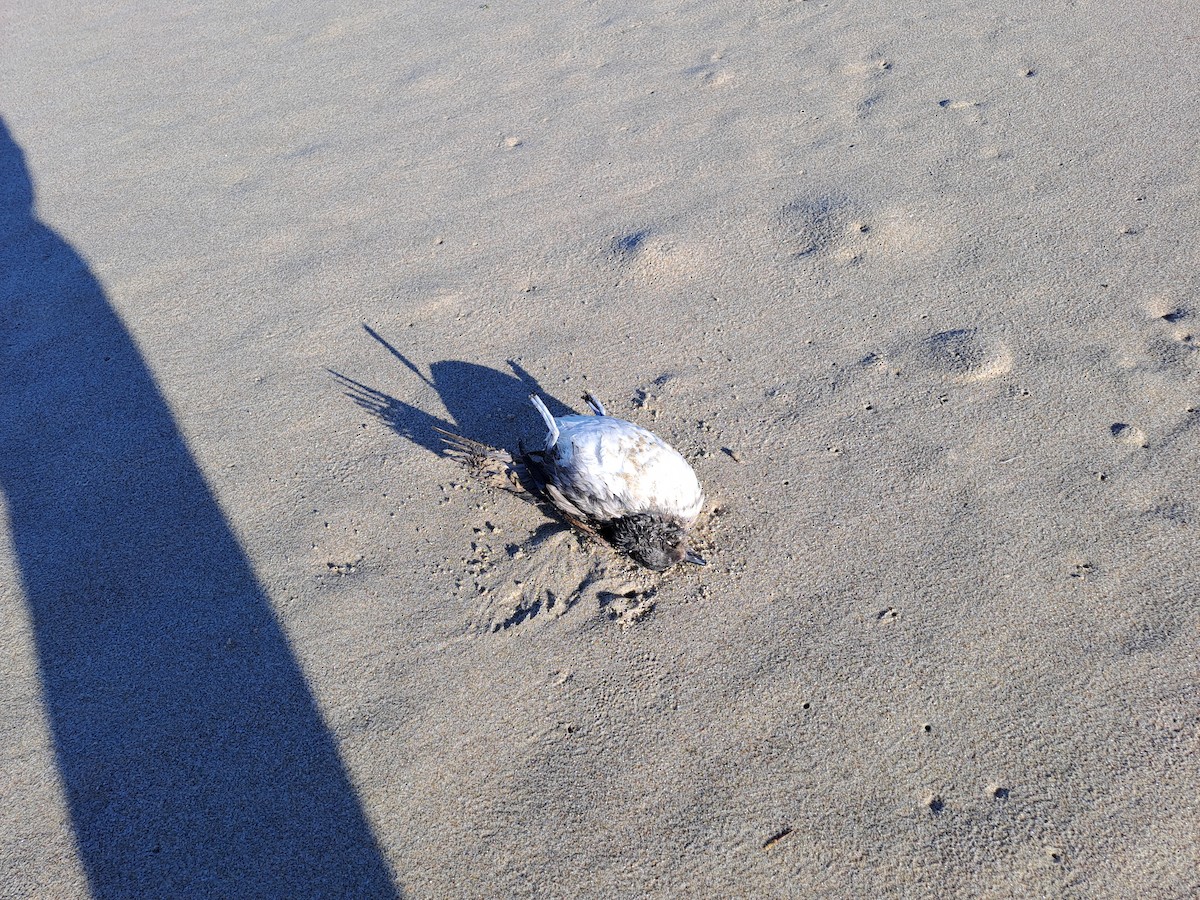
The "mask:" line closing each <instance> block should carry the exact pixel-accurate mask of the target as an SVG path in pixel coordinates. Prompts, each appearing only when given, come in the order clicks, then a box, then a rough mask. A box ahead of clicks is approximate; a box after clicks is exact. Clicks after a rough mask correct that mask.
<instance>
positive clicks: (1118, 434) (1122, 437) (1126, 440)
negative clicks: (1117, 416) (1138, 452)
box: [1108, 422, 1150, 450]
mask: <svg viewBox="0 0 1200 900" xmlns="http://www.w3.org/2000/svg"><path fill="white" fill-rule="evenodd" d="M1108 430H1109V433H1110V434H1111V435H1112V437H1113V440H1114V441H1116V442H1117V443H1118V444H1121V445H1122V446H1125V447H1128V448H1130V449H1131V450H1132V449H1145V448H1146V447H1149V446H1150V444H1149V443H1147V440H1146V432H1144V431H1142V429H1140V428H1138V427H1136V426H1135V425H1130V424H1129V423H1128V422H1113V423H1112V425H1110V426H1109V428H1108Z"/></svg>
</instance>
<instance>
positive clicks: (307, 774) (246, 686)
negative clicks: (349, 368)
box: [0, 120, 398, 898]
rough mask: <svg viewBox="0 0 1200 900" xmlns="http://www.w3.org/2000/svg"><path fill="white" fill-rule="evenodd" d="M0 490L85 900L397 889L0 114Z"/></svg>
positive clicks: (112, 321)
mask: <svg viewBox="0 0 1200 900" xmlns="http://www.w3.org/2000/svg"><path fill="white" fill-rule="evenodd" d="M0 324H2V325H3V329H2V334H0V363H2V365H0V372H2V373H3V377H2V378H0V395H2V397H0V491H2V492H3V499H4V501H5V504H6V506H7V510H8V516H9V521H10V524H11V530H12V542H13V546H14V548H15V552H16V559H17V563H18V565H19V570H20V577H21V587H22V593H23V596H24V597H25V599H26V602H27V603H28V606H29V611H30V618H31V620H32V625H33V631H34V635H33V636H34V640H35V643H36V648H37V658H38V665H39V668H40V676H41V679H42V684H43V695H44V698H45V707H46V715H47V719H48V722H49V726H50V731H51V734H52V737H53V743H54V751H55V753H56V756H57V764H58V768H59V771H60V774H61V784H62V786H63V789H64V793H65V797H66V801H67V803H68V805H69V809H70V816H71V822H72V825H73V828H74V831H75V837H76V843H77V848H78V853H79V855H80V858H81V860H82V863H83V866H84V868H85V870H86V872H87V877H88V880H89V883H90V887H91V892H92V893H93V894H94V895H95V896H97V897H289V898H290V897H349V896H354V897H396V896H398V890H397V888H396V887H395V886H394V884H393V881H392V877H391V874H390V872H389V869H388V866H387V864H386V863H385V861H384V859H383V857H382V854H381V852H380V850H379V847H378V846H377V844H376V841H375V839H374V836H373V835H372V832H371V829H370V827H369V825H368V822H367V820H366V817H365V816H364V814H363V811H362V809H361V808H360V806H359V803H358V800H357V798H356V796H355V792H354V789H353V787H352V785H351V784H350V781H349V779H348V777H347V774H346V772H345V770H344V769H343V767H342V764H341V762H340V760H339V758H338V751H337V747H336V745H335V743H334V740H333V737H332V735H331V734H330V732H329V730H328V728H327V727H326V726H325V724H324V722H323V721H322V719H321V715H320V712H319V711H318V709H317V707H316V704H315V702H314V700H313V696H312V693H311V692H310V690H309V687H308V685H307V684H306V682H305V678H304V674H303V672H302V671H301V669H300V666H299V665H298V663H297V661H296V658H295V656H294V655H293V653H292V650H291V648H290V647H289V645H288V641H287V638H286V636H285V635H284V633H283V630H282V629H281V627H280V624H279V622H278V621H277V620H276V618H275V616H274V613H273V611H272V608H271V604H270V602H269V600H268V598H267V596H266V594H265V593H264V591H263V589H262V587H261V586H260V585H259V583H258V581H257V580H256V578H255V575H254V573H253V571H252V570H251V566H250V563H249V561H248V560H247V558H246V556H245V554H244V553H243V552H242V550H241V548H240V546H239V545H238V542H237V539H236V538H235V536H234V535H233V533H232V531H231V529H230V526H229V524H228V523H227V522H226V521H225V518H224V516H223V515H222V513H221V510H220V509H219V507H218V505H217V502H216V500H215V498H214V497H213V494H212V492H211V490H210V489H209V487H208V485H207V484H206V483H205V480H204V476H203V475H202V474H201V472H200V470H199V468H198V467H197V464H196V462H195V461H194V460H193V459H192V456H191V454H190V453H189V451H188V448H187V446H186V444H185V443H184V440H183V437H182V436H181V434H180V432H179V428H178V426H177V425H176V423H175V421H174V420H173V418H172V416H171V412H170V410H169V409H168V406H167V404H166V402H165V401H164V399H163V396H162V394H161V393H160V391H159V389H158V387H157V385H156V384H155V381H154V377H153V376H152V374H151V373H150V371H149V369H148V368H147V366H146V363H145V362H144V361H143V359H142V357H141V355H140V354H139V352H138V349H137V345H136V343H135V342H134V340H133V339H132V337H131V336H130V334H129V332H128V331H127V330H126V328H125V326H124V325H123V324H122V322H121V320H120V318H119V317H118V315H117V314H116V312H115V311H114V309H113V308H112V306H111V305H110V303H109V301H108V299H107V297H106V296H105V293H104V290H103V288H102V287H101V285H100V284H99V282H98V281H97V280H96V278H95V277H94V276H93V275H92V273H91V271H90V270H89V268H88V265H87V263H86V262H85V261H84V260H83V259H82V258H81V257H80V256H79V254H77V253H76V252H75V251H74V250H73V249H72V248H71V246H70V245H69V244H68V243H66V242H65V241H64V240H63V239H62V238H61V237H59V236H58V235H57V234H56V233H55V232H54V231H52V230H51V229H50V228H48V227H47V226H46V225H44V224H42V223H41V222H39V221H38V220H37V218H36V217H35V215H34V212H33V185H32V182H31V180H30V176H29V174H28V171H27V170H26V167H25V163H24V156H23V153H22V151H21V150H20V148H19V147H18V146H17V145H16V144H15V143H14V142H13V139H12V137H11V136H10V134H9V132H8V130H7V127H6V126H5V125H4V123H3V121H2V120H0Z"/></svg>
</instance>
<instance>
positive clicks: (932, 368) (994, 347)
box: [894, 328, 1013, 384]
mask: <svg viewBox="0 0 1200 900" xmlns="http://www.w3.org/2000/svg"><path fill="white" fill-rule="evenodd" d="M896 356H897V357H898V358H899V359H898V361H897V364H896V365H895V366H894V368H896V369H899V370H900V371H904V370H906V369H907V371H909V372H910V373H913V374H917V375H922V376H925V377H928V378H934V379H936V380H938V381H942V382H944V383H948V384H972V383H976V382H982V381H989V380H991V379H993V378H998V377H1000V376H1001V375H1007V374H1008V373H1009V372H1011V371H1012V367H1013V359H1012V354H1011V353H1010V352H1009V350H1008V347H1007V346H1006V345H1005V344H1004V342H1003V341H1000V340H997V339H995V338H992V337H989V336H987V335H985V334H983V333H981V332H980V331H979V330H978V329H976V328H955V329H953V330H951V331H940V332H938V333H937V334H933V335H930V336H929V337H926V338H923V339H921V340H919V341H917V342H916V343H914V344H912V345H910V346H908V347H906V348H902V349H901V350H900V352H899V353H897V354H896Z"/></svg>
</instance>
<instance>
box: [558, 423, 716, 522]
mask: <svg viewBox="0 0 1200 900" xmlns="http://www.w3.org/2000/svg"><path fill="white" fill-rule="evenodd" d="M545 418H547V419H548V420H549V421H548V422H547V425H548V426H550V427H548V431H549V432H550V433H549V434H548V435H547V442H546V443H547V446H546V450H547V451H548V452H550V453H552V454H554V456H555V460H556V462H557V466H558V470H559V473H560V475H561V477H560V478H559V479H558V484H557V487H558V489H559V490H560V491H561V492H562V494H563V496H564V497H565V498H566V499H567V500H569V501H570V503H571V504H572V505H573V506H575V507H576V508H578V509H579V510H580V511H581V512H583V513H584V514H586V515H587V516H589V517H591V518H593V519H596V520H599V521H608V520H610V519H616V518H620V517H622V516H629V515H636V514H638V513H656V514H659V515H662V516H668V517H671V518H675V519H678V520H679V521H680V522H682V523H683V524H684V525H690V524H691V523H693V522H694V521H695V520H696V518H697V516H699V515H700V510H701V508H702V507H703V506H704V491H703V490H702V489H701V487H700V481H699V479H698V478H697V477H696V473H695V472H693V471H692V467H691V466H690V465H688V462H687V460H686V459H684V458H683V456H682V455H680V453H679V451H677V450H675V448H673V447H672V446H670V445H669V444H668V443H666V442H665V441H663V440H662V439H661V438H659V437H658V436H657V435H655V434H653V433H652V432H650V431H647V430H646V429H645V428H642V427H641V426H640V425H635V424H633V423H632V422H627V421H625V420H624V419H618V418H614V417H612V416H563V417H562V418H558V419H550V418H549V416H548V415H546V416H545ZM551 423H553V424H552V426H551ZM556 432H557V434H556Z"/></svg>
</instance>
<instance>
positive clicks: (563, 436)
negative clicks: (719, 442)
mask: <svg viewBox="0 0 1200 900" xmlns="http://www.w3.org/2000/svg"><path fill="white" fill-rule="evenodd" d="M529 399H530V402H532V403H533V405H534V407H535V408H536V409H537V411H538V412H539V413H541V416H542V419H543V420H544V421H545V423H546V429H547V435H546V445H545V447H544V448H543V449H541V450H531V451H526V450H525V447H524V445H522V444H518V446H519V449H520V456H519V457H518V458H517V459H516V460H514V459H513V457H512V455H511V454H510V453H508V452H507V451H505V450H498V449H496V448H495V447H489V446H488V445H486V444H482V443H480V442H478V441H473V440H471V439H470V438H464V437H462V436H460V435H457V434H454V433H452V432H449V431H444V430H443V429H441V428H438V429H437V430H438V431H439V432H441V434H442V435H443V436H444V437H443V441H445V443H446V444H447V445H448V446H449V447H450V451H449V452H450V453H451V454H452V455H454V456H457V457H460V458H462V459H465V460H466V461H467V462H468V463H469V464H471V465H472V466H473V467H475V468H476V469H480V470H484V471H487V472H489V473H491V474H494V475H502V476H504V477H505V478H506V481H507V484H506V487H509V488H510V489H514V490H517V491H528V492H529V493H531V494H535V495H536V496H538V497H541V498H542V499H544V500H546V501H548V502H549V503H551V504H552V505H553V506H554V507H555V509H557V510H558V511H559V513H561V514H562V516H563V518H564V519H566V520H567V521H568V522H569V523H570V524H572V525H574V526H575V527H576V528H578V529H579V530H580V531H584V532H586V533H588V534H590V535H593V536H594V537H598V538H600V539H601V540H603V541H604V542H605V543H608V544H609V545H611V546H612V547H613V548H615V549H616V550H617V551H619V552H621V553H623V554H625V555H626V556H629V557H630V558H632V559H633V560H634V561H635V562H638V563H640V564H641V565H643V566H645V567H646V568H647V569H653V570H654V571H656V572H661V571H663V570H665V569H669V568H670V567H671V566H673V565H676V564H677V563H681V562H690V563H694V564H696V565H700V566H703V565H706V563H705V561H704V559H703V558H702V557H700V556H699V555H698V554H696V553H695V552H694V551H693V550H691V549H690V548H689V547H688V532H689V529H690V528H691V527H692V525H693V524H695V522H696V519H697V518H698V517H699V515H700V510H701V508H702V507H703V506H704V491H703V489H702V488H701V487H700V480H699V479H698V478H697V477H696V473H695V472H694V471H692V467H691V466H690V465H688V462H687V460H686V459H684V458H683V456H682V455H681V454H680V453H679V451H678V450H676V449H675V448H674V447H672V446H671V445H670V444H668V443H667V442H666V441H664V440H663V439H662V438H660V437H658V436H657V435H655V434H653V433H652V432H650V431H648V430H647V429H645V428H643V427H642V426H640V425H635V424H634V423H633V422H627V421H625V420H624V419H618V418H616V417H615V416H610V415H609V414H608V413H607V412H605V410H604V407H603V405H601V403H600V401H599V400H597V399H596V398H595V397H594V396H592V394H590V393H587V394H584V395H583V399H584V401H585V402H586V403H587V404H588V406H589V407H591V410H592V413H593V415H590V416H561V417H559V418H555V417H554V416H552V415H550V410H548V409H547V408H546V404H545V403H543V402H542V398H541V397H539V396H537V395H536V394H531V395H530V396H529Z"/></svg>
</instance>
